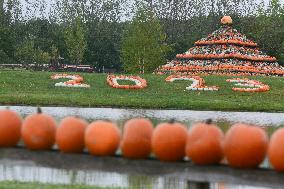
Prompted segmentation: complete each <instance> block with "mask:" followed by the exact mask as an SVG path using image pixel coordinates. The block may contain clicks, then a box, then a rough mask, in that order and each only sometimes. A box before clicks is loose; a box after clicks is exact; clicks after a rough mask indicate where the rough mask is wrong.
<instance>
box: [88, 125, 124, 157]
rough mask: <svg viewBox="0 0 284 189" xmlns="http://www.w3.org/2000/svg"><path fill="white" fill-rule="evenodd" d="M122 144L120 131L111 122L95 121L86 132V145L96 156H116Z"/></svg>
mask: <svg viewBox="0 0 284 189" xmlns="http://www.w3.org/2000/svg"><path fill="white" fill-rule="evenodd" d="M119 143H120V130H119V128H118V127H117V125H116V124H115V123H112V122H110V121H95V122H93V123H91V124H90V125H89V126H88V128H87V129H86V132H85V145H86V147H87V149H88V151H89V153H90V154H92V155H95V156H111V155H114V154H115V152H116V150H117V148H118V147H119Z"/></svg>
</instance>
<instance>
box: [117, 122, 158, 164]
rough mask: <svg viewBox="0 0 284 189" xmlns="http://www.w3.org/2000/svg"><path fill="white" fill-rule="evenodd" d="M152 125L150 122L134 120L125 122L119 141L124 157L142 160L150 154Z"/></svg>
mask: <svg viewBox="0 0 284 189" xmlns="http://www.w3.org/2000/svg"><path fill="white" fill-rule="evenodd" d="M153 130H154V129H153V124H152V122H151V121H150V120H148V119H144V118H136V119H131V120H129V121H127V122H126V123H125V125H124V132H123V137H122V141H121V151H122V154H123V156H124V157H126V158H130V159H144V158H147V157H148V156H149V154H150V153H151V137H152V133H153Z"/></svg>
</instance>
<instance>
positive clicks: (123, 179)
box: [0, 159, 266, 189]
mask: <svg viewBox="0 0 284 189" xmlns="http://www.w3.org/2000/svg"><path fill="white" fill-rule="evenodd" d="M0 181H20V182H40V183H52V184H85V185H90V186H99V187H120V188H129V189H187V188H188V187H187V182H186V181H183V180H180V179H177V178H172V177H170V178H167V176H163V177H162V176H161V177H159V176H157V177H155V176H145V175H128V174H122V173H115V172H105V171H100V170H99V171H96V170H92V171H89V170H65V169H57V168H50V167H41V166H37V165H36V164H35V163H33V162H29V161H15V160H13V161H10V160H5V159H4V160H0ZM210 188H211V189H266V188H263V187H252V186H239V185H230V184H224V183H216V184H211V185H210Z"/></svg>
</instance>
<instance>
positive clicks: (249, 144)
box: [224, 124, 268, 168]
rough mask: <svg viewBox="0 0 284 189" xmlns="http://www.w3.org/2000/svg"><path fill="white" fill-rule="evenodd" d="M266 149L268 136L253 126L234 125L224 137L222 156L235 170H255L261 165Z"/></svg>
mask: <svg viewBox="0 0 284 189" xmlns="http://www.w3.org/2000/svg"><path fill="white" fill-rule="evenodd" d="M267 148H268V136H267V134H266V133H265V131H264V130H263V129H261V128H260V127H257V126H253V125H246V124H235V125H233V126H232V127H231V128H230V129H229V131H228V132H227V133H226V135H225V141H224V154H225V157H226V159H227V160H228V163H229V165H230V166H232V167H236V168H256V167H258V166H259V164H261V163H262V161H263V160H264V158H265V156H266V151H267Z"/></svg>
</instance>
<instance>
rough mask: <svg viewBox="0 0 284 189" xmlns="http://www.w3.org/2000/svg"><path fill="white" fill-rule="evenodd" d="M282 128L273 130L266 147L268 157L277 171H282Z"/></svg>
mask: <svg viewBox="0 0 284 189" xmlns="http://www.w3.org/2000/svg"><path fill="white" fill-rule="evenodd" d="M283 146H284V128H281V129H278V130H277V131H275V132H274V133H273V135H272V137H271V139H270V143H269V147H268V159H269V162H270V164H271V165H272V167H273V168H274V169H275V170H276V171H278V172H284V147H283Z"/></svg>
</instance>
